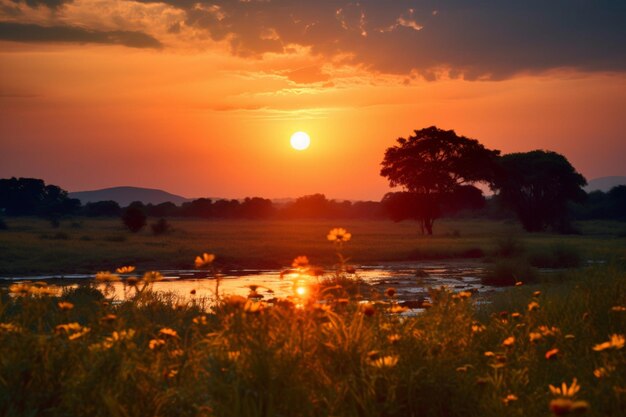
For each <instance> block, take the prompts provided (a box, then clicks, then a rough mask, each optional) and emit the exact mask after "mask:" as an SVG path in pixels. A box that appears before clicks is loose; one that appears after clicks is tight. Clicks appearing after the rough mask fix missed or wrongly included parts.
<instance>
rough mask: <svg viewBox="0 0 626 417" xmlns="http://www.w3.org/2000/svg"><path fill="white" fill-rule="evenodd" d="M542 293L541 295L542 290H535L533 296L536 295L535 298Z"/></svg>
mask: <svg viewBox="0 0 626 417" xmlns="http://www.w3.org/2000/svg"><path fill="white" fill-rule="evenodd" d="M540 295H541V291H535V292H534V293H533V297H535V298H537V297H539V296H540Z"/></svg>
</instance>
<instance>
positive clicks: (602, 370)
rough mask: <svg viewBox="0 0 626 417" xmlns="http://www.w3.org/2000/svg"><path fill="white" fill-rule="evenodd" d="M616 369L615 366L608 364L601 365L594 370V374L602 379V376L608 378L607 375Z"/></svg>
mask: <svg viewBox="0 0 626 417" xmlns="http://www.w3.org/2000/svg"><path fill="white" fill-rule="evenodd" d="M614 370H615V367H614V366H606V367H604V366H603V367H600V368H597V369H594V370H593V375H594V376H595V377H596V378H598V379H600V378H606V377H607V376H609V375H610V374H611V373H612V372H613V371H614Z"/></svg>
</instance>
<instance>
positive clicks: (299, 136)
mask: <svg viewBox="0 0 626 417" xmlns="http://www.w3.org/2000/svg"><path fill="white" fill-rule="evenodd" d="M310 144H311V138H310V137H309V135H308V134H307V133H305V132H296V133H294V134H293V135H291V147H292V148H294V149H296V150H298V151H303V150H305V149H306V148H308V147H309V145H310Z"/></svg>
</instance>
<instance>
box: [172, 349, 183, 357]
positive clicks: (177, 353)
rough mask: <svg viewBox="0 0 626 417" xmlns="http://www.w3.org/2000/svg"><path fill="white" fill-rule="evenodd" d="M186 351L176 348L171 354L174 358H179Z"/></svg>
mask: <svg viewBox="0 0 626 417" xmlns="http://www.w3.org/2000/svg"><path fill="white" fill-rule="evenodd" d="M184 354H185V352H184V351H183V350H182V349H174V350H172V351H171V352H170V356H171V357H172V358H178V357H179V356H183V355H184Z"/></svg>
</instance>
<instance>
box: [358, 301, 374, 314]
mask: <svg viewBox="0 0 626 417" xmlns="http://www.w3.org/2000/svg"><path fill="white" fill-rule="evenodd" d="M360 310H361V313H363V314H364V315H365V316H367V317H371V316H373V315H374V313H376V308H375V307H374V304H372V303H365V304H362V305H361V308H360Z"/></svg>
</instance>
